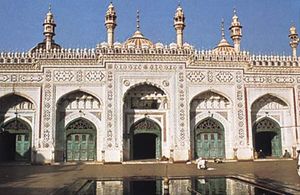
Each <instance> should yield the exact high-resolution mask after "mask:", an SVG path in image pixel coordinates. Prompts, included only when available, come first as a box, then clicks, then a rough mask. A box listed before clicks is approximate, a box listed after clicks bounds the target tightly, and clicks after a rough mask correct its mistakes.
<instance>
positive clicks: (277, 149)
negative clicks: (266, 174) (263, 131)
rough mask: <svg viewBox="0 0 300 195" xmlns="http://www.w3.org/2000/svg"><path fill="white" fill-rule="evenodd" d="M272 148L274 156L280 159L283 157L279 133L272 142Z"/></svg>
mask: <svg viewBox="0 0 300 195" xmlns="http://www.w3.org/2000/svg"><path fill="white" fill-rule="evenodd" d="M271 146H272V156H275V157H280V156H281V155H282V151H281V136H280V134H279V133H277V134H276V135H275V136H274V137H273V139H272V140H271Z"/></svg>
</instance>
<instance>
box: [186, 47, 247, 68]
mask: <svg viewBox="0 0 300 195" xmlns="http://www.w3.org/2000/svg"><path fill="white" fill-rule="evenodd" d="M249 60H250V55H249V52H246V51H243V52H239V53H227V52H217V53H216V52H213V51H211V50H202V51H195V52H194V54H193V55H191V56H190V57H189V59H188V66H189V67H191V68H195V67H197V66H201V67H241V68H243V67H245V66H247V65H248V63H249Z"/></svg>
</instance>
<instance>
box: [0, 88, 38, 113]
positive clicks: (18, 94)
mask: <svg viewBox="0 0 300 195" xmlns="http://www.w3.org/2000/svg"><path fill="white" fill-rule="evenodd" d="M14 96H15V97H20V98H23V99H25V100H27V101H28V102H30V103H32V104H33V106H34V109H35V108H37V104H36V102H35V101H34V100H33V98H31V97H30V96H28V95H26V94H23V93H20V92H11V93H8V94H5V95H3V96H0V109H1V101H2V100H5V99H10V97H14ZM3 98H4V99H3Z"/></svg>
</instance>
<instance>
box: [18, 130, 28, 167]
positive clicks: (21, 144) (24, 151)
mask: <svg viewBox="0 0 300 195" xmlns="http://www.w3.org/2000/svg"><path fill="white" fill-rule="evenodd" d="M29 157H30V139H29V134H16V151H15V160H16V161H27V160H29Z"/></svg>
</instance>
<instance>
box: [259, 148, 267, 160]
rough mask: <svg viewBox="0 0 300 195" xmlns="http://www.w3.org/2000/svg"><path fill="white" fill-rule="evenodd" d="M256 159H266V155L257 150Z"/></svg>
mask: <svg viewBox="0 0 300 195" xmlns="http://www.w3.org/2000/svg"><path fill="white" fill-rule="evenodd" d="M257 158H266V155H265V154H264V153H263V151H262V150H259V152H258V153H257Z"/></svg>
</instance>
